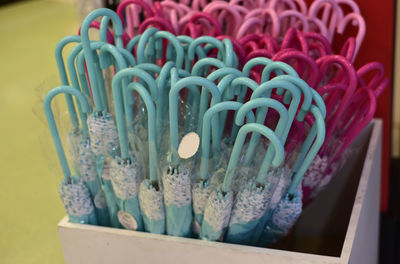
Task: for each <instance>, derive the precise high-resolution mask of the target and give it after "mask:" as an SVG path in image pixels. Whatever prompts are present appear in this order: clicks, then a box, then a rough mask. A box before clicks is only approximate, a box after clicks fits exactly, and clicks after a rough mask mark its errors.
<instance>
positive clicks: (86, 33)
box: [81, 8, 124, 112]
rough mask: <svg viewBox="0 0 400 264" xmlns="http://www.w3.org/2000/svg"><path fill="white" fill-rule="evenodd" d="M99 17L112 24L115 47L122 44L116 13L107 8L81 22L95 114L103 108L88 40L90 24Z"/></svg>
mask: <svg viewBox="0 0 400 264" xmlns="http://www.w3.org/2000/svg"><path fill="white" fill-rule="evenodd" d="M99 16H108V17H110V19H111V20H112V22H113V28H114V34H115V41H116V46H117V47H121V48H123V46H124V45H123V42H122V38H121V36H122V34H123V28H122V22H121V20H120V19H119V17H118V15H117V13H115V12H114V11H112V10H110V9H107V8H99V9H96V10H94V11H92V12H91V13H89V15H88V16H87V17H86V18H85V19H84V20H83V23H82V26H81V42H82V45H83V50H84V54H85V60H86V66H87V70H88V75H89V81H90V84H91V87H92V93H93V100H94V105H95V109H96V111H97V112H101V111H102V110H104V108H103V107H104V106H102V103H101V96H100V94H99V91H98V87H97V83H96V79H95V78H96V70H95V68H94V66H93V63H94V54H93V51H92V49H91V47H90V39H89V28H90V24H91V22H92V21H94V19H96V18H97V17H99Z"/></svg>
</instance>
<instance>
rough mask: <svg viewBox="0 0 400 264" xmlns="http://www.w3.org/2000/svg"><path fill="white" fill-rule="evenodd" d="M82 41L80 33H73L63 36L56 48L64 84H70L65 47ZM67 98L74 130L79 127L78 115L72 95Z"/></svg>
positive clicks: (59, 70) (59, 69)
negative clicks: (66, 68)
mask: <svg viewBox="0 0 400 264" xmlns="http://www.w3.org/2000/svg"><path fill="white" fill-rule="evenodd" d="M79 42H81V37H80V36H78V35H71V36H67V37H64V38H62V39H61V40H60V41H59V42H58V43H57V46H56V49H55V57H56V62H57V68H58V74H59V75H60V80H61V84H62V85H69V82H68V76H67V72H66V70H65V64H64V59H63V55H62V52H63V49H64V47H65V46H66V45H67V44H70V43H79ZM65 100H66V102H67V107H68V113H69V116H70V119H71V124H72V127H73V129H74V130H77V129H78V127H79V122H78V117H77V116H76V111H75V106H74V101H73V100H72V97H71V95H69V94H65Z"/></svg>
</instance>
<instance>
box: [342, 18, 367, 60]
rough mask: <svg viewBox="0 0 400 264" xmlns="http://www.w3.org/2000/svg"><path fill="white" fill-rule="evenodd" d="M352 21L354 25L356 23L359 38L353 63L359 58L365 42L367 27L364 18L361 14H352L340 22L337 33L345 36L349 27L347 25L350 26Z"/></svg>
mask: <svg viewBox="0 0 400 264" xmlns="http://www.w3.org/2000/svg"><path fill="white" fill-rule="evenodd" d="M350 21H353V24H354V21H355V22H356V23H357V26H358V32H357V36H356V47H355V51H354V56H353V59H352V60H351V62H353V61H354V59H355V58H356V56H357V53H358V51H359V49H360V47H361V44H362V42H363V40H364V37H365V32H366V25H365V20H364V18H363V17H362V16H361V15H360V14H357V13H351V14H348V15H346V16H345V17H344V18H343V20H342V21H340V22H339V24H338V26H337V32H338V33H339V34H343V33H344V30H345V28H346V27H347V25H348V24H349V22H350Z"/></svg>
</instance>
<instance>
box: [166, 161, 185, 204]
mask: <svg viewBox="0 0 400 264" xmlns="http://www.w3.org/2000/svg"><path fill="white" fill-rule="evenodd" d="M189 175H190V170H189V169H187V168H179V173H176V172H175V173H173V174H172V173H168V171H167V170H166V169H164V173H163V175H162V180H163V185H164V199H165V204H166V205H176V206H178V207H182V206H185V205H188V204H190V203H191V202H192V196H191V190H190V189H191V188H190V187H191V186H190V176H189Z"/></svg>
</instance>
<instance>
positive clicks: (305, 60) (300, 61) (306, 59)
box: [272, 49, 320, 89]
mask: <svg viewBox="0 0 400 264" xmlns="http://www.w3.org/2000/svg"><path fill="white" fill-rule="evenodd" d="M272 60H274V61H283V62H286V63H288V64H289V65H292V67H293V68H294V69H295V70H296V71H297V73H298V74H299V75H300V77H301V78H302V79H303V80H307V81H306V82H307V83H308V85H310V87H312V88H314V89H315V88H317V83H318V80H319V76H320V71H319V69H318V65H317V64H316V62H315V61H314V60H313V59H312V58H311V57H310V56H308V55H307V54H304V53H303V52H300V51H298V50H292V49H285V50H281V51H279V52H278V53H276V54H275V55H274V56H273V57H272ZM293 61H295V62H297V65H294V64H293ZM307 69H308V70H307ZM306 70H307V76H302V75H304V73H305V72H306ZM307 77H308V78H307Z"/></svg>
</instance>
